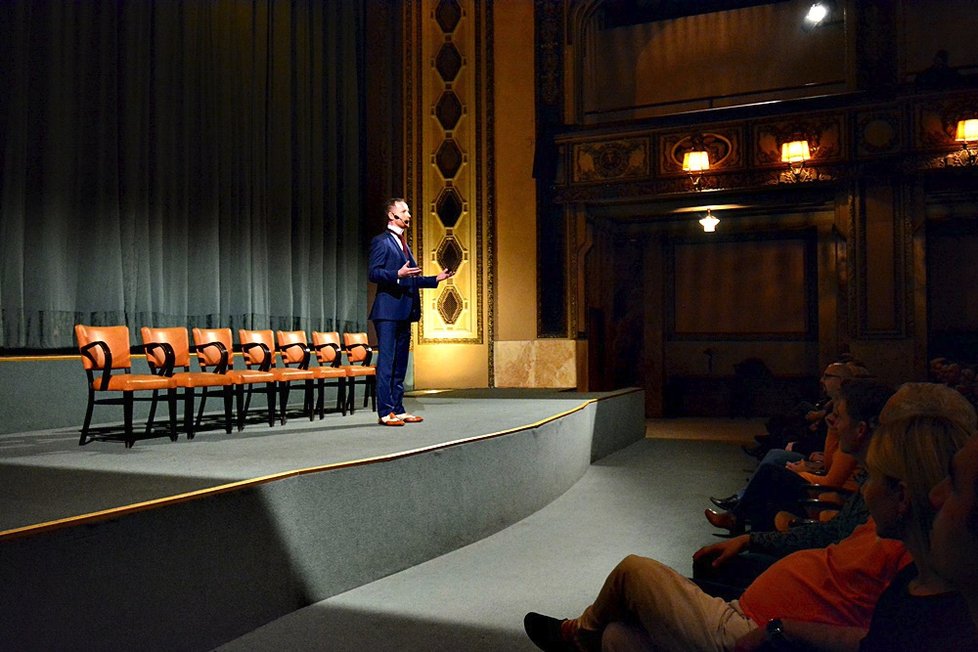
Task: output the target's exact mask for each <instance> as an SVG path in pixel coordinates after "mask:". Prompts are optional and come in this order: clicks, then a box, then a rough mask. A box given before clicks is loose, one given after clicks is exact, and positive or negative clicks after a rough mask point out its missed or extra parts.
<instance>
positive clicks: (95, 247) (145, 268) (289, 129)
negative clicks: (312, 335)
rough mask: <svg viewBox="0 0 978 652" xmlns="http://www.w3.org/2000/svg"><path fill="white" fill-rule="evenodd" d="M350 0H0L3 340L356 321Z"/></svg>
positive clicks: (357, 16) (51, 344) (60, 341)
mask: <svg viewBox="0 0 978 652" xmlns="http://www.w3.org/2000/svg"><path fill="white" fill-rule="evenodd" d="M362 19H363V5H362V3H361V2H355V1H352V0H343V1H341V2H339V1H338V2H321V1H308V2H302V1H292V2H284V1H282V2H260V1H254V2H245V1H243V0H224V1H222V2H211V1H204V0H200V1H195V2H171V1H163V0H159V1H157V2H151V1H147V0H134V1H131V2H117V1H112V2H109V1H104V0H82V1H78V0H67V1H58V2H54V1H52V2H46V1H43V0H42V1H38V0H21V1H16V0H15V1H11V0H4V1H2V2H0V256H2V261H0V309H2V314H0V319H2V332H0V348H4V349H59V348H68V347H72V346H74V335H73V326H74V324H75V323H79V322H80V323H87V324H128V325H129V327H130V329H131V331H132V335H133V341H134V343H137V338H138V329H139V327H140V326H144V325H152V326H181V325H186V326H212V327H219V326H228V327H231V328H232V329H237V328H273V329H276V328H282V329H299V328H301V329H305V330H309V329H320V330H341V331H342V330H366V328H365V324H366V298H367V289H366V279H365V278H364V276H365V264H364V259H365V256H366V253H365V252H363V251H361V248H360V242H361V233H360V230H361V207H360V199H359V198H360V178H361V174H360V170H361V152H360V148H361V141H362V139H361V138H360V132H361V122H362V107H361V100H360V97H361V96H362V93H361V88H360V84H361V74H360V70H361V66H359V65H358V62H359V60H360V59H361V53H362V43H361V41H362V37H361V34H362V32H363V30H362V28H361V26H362Z"/></svg>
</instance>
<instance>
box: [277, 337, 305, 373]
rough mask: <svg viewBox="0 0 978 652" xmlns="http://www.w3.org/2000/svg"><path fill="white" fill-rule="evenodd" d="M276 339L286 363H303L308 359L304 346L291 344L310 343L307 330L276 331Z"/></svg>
mask: <svg viewBox="0 0 978 652" xmlns="http://www.w3.org/2000/svg"><path fill="white" fill-rule="evenodd" d="M275 339H276V341H277V342H278V350H279V352H280V353H281V354H282V361H283V362H284V363H285V364H287V365H289V364H301V363H303V362H305V361H306V353H305V349H304V348H303V347H300V346H289V345H290V344H302V345H303V346H305V345H306V344H308V343H309V342H308V340H307V339H306V332H305V331H275Z"/></svg>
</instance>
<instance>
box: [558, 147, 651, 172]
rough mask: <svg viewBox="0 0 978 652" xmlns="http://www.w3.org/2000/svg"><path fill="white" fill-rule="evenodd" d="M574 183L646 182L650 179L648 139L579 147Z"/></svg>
mask: <svg viewBox="0 0 978 652" xmlns="http://www.w3.org/2000/svg"><path fill="white" fill-rule="evenodd" d="M573 157H574V167H573V180H574V183H589V182H594V181H602V182H604V181H612V180H622V179H644V178H648V176H649V159H650V158H651V156H650V152H649V139H648V138H630V139H621V140H612V141H603V142H599V143H575V145H574V154H573Z"/></svg>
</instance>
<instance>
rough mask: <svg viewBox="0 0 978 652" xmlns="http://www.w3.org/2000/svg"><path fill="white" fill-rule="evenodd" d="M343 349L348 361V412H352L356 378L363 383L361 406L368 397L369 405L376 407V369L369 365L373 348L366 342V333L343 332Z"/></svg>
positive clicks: (365, 402) (365, 404) (365, 403)
mask: <svg viewBox="0 0 978 652" xmlns="http://www.w3.org/2000/svg"><path fill="white" fill-rule="evenodd" d="M343 350H344V351H346V359H347V361H348V362H349V363H350V364H349V366H348V367H347V375H348V376H350V379H349V383H350V391H349V397H348V399H347V400H348V402H349V405H350V412H351V413H352V412H353V405H354V402H355V401H356V385H357V378H359V379H361V380H360V381H359V382H360V384H361V385H363V407H367V399H368V398H369V399H370V405H371V407H372V408H373V409H374V410H376V409H377V369H376V368H375V367H373V366H371V364H370V361H371V360H372V359H373V356H374V350H373V349H372V348H371V347H370V344H369V343H368V342H367V334H366V333H343Z"/></svg>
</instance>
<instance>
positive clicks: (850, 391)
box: [839, 378, 893, 430]
mask: <svg viewBox="0 0 978 652" xmlns="http://www.w3.org/2000/svg"><path fill="white" fill-rule="evenodd" d="M891 396H893V388H892V387H890V386H889V385H887V384H886V383H881V382H880V381H878V380H871V379H869V378H853V379H852V380H850V381H849V382H847V383H843V385H842V387H841V388H840V389H839V400H842V401H845V402H846V411H847V412H848V413H849V418H850V419H852V420H853V421H855V422H856V423H859V422H860V421H865V422H866V425H867V426H869V429H870V430H874V429H875V428H876V426H877V425H878V424H879V416H880V411H882V409H883V406H884V405H886V402H887V401H888V400H889V399H890V397H891Z"/></svg>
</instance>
